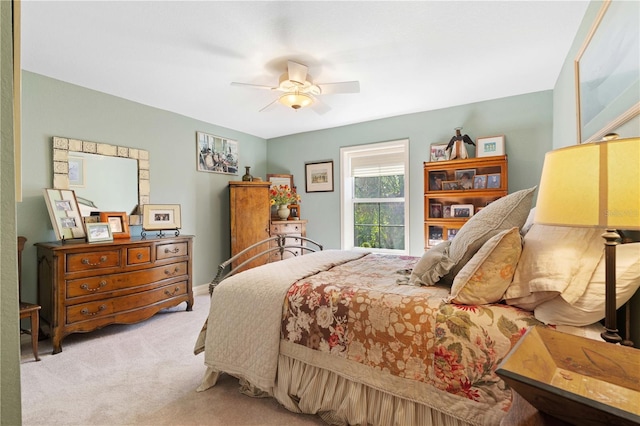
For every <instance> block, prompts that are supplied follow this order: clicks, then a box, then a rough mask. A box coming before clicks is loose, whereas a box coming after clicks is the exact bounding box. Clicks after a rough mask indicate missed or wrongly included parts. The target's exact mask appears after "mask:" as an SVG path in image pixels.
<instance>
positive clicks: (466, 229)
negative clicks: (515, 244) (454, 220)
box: [444, 187, 536, 282]
mask: <svg viewBox="0 0 640 426" xmlns="http://www.w3.org/2000/svg"><path fill="white" fill-rule="evenodd" d="M535 190H536V187H533V188H529V189H523V190H521V191H517V192H514V193H512V194H509V195H507V196H505V197H502V198H500V199H498V200H496V201H494V202H492V203H491V204H489V205H488V206H487V207H485V208H483V209H482V210H480V211H479V212H478V213H477V214H475V215H473V216H472V217H471V219H469V221H467V223H465V224H464V226H463V227H462V228H460V230H459V231H458V233H457V234H456V237H455V238H454V239H453V240H452V241H451V247H449V257H450V258H451V259H452V260H453V262H454V263H455V265H454V266H453V268H451V271H450V272H449V273H448V274H447V275H446V276H445V277H444V279H445V280H447V281H449V282H452V281H453V279H454V278H455V276H456V275H457V274H458V272H460V270H461V269H462V268H463V267H464V265H466V264H467V262H468V261H469V260H470V259H471V258H472V257H473V255H474V254H476V252H477V251H478V250H479V249H480V247H482V246H483V245H484V243H485V242H487V240H488V239H489V238H491V237H493V236H494V235H496V234H497V233H499V232H500V231H504V230H506V229H511V228H513V227H517V228H518V229H520V228H522V226H523V225H524V223H525V221H526V220H527V216H529V212H530V210H531V202H532V201H533V192H534V191H535Z"/></svg>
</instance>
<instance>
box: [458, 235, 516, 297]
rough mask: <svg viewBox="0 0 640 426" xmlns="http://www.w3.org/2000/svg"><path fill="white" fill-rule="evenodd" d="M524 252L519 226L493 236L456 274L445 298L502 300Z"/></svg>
mask: <svg viewBox="0 0 640 426" xmlns="http://www.w3.org/2000/svg"><path fill="white" fill-rule="evenodd" d="M521 252H522V239H521V237H520V230H519V229H518V228H516V227H513V228H511V229H507V230H506V231H502V232H500V233H499V234H497V235H494V236H493V237H491V238H489V241H487V242H486V243H484V245H483V246H482V248H481V249H480V250H478V252H477V253H476V254H475V255H474V256H473V257H472V258H471V260H470V261H469V262H467V264H466V265H465V266H464V268H462V269H461V270H460V272H459V273H458V275H456V278H455V279H454V280H453V286H451V295H450V296H449V297H448V298H447V299H446V300H445V302H447V303H449V302H453V303H458V304H464V305H485V304H489V303H496V302H499V301H500V300H501V299H502V296H503V295H504V291H505V290H506V289H507V287H509V284H511V280H512V279H513V274H514V273H515V270H516V265H517V264H518V259H519V258H520V253H521Z"/></svg>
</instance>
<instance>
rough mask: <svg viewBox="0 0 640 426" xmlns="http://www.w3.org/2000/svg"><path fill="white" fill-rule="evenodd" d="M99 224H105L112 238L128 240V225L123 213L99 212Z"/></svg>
mask: <svg viewBox="0 0 640 426" xmlns="http://www.w3.org/2000/svg"><path fill="white" fill-rule="evenodd" d="M100 222H106V223H108V224H109V226H110V228H111V235H113V238H129V237H130V234H129V223H128V221H127V213H125V212H100Z"/></svg>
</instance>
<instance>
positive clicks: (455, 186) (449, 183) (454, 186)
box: [442, 180, 462, 191]
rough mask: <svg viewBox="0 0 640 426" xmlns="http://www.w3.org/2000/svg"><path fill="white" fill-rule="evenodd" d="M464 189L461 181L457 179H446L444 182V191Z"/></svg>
mask: <svg viewBox="0 0 640 426" xmlns="http://www.w3.org/2000/svg"><path fill="white" fill-rule="evenodd" d="M461 189H462V186H460V182H458V181H457V180H445V181H443V182H442V190H443V191H459V190H461Z"/></svg>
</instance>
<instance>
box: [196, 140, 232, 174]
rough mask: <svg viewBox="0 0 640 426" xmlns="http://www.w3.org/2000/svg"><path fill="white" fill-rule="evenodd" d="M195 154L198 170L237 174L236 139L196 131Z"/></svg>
mask: <svg viewBox="0 0 640 426" xmlns="http://www.w3.org/2000/svg"><path fill="white" fill-rule="evenodd" d="M196 155H197V158H196V170H198V171H199V172H209V173H222V174H227V175H237V174H238V162H239V160H238V141H235V140H233V139H227V138H224V137H221V136H215V135H212V134H209V133H204V132H196Z"/></svg>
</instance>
